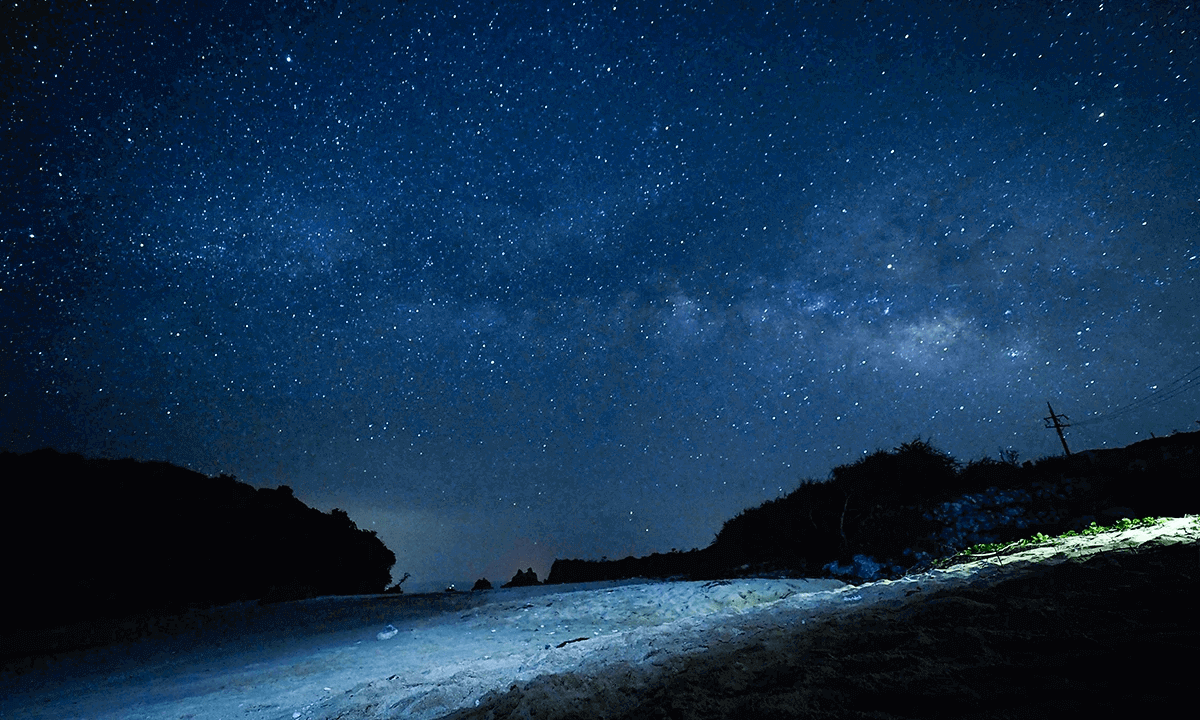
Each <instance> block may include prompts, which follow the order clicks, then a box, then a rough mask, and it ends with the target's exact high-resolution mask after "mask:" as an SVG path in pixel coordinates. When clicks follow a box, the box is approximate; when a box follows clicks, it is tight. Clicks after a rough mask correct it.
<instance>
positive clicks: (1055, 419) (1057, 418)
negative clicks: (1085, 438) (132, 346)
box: [1042, 403, 1071, 456]
mask: <svg viewBox="0 0 1200 720" xmlns="http://www.w3.org/2000/svg"><path fill="white" fill-rule="evenodd" d="M1046 407H1048V408H1050V417H1048V418H1042V419H1043V420H1045V421H1046V427H1048V428H1049V427H1052V428H1054V429H1055V430H1056V431H1057V432H1058V439H1059V440H1060V441H1062V444H1063V452H1065V453H1066V454H1067V455H1068V456H1070V454H1071V448H1069V447H1067V439H1066V438H1065V437H1063V432H1062V429H1063V428H1065V427H1071V424H1070V423H1064V422H1061V421H1062V420H1070V419H1071V418H1069V417H1067V416H1066V415H1055V414H1054V408H1052V407H1050V403H1046ZM1051 423H1054V424H1053V425H1051Z"/></svg>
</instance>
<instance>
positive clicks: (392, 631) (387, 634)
mask: <svg viewBox="0 0 1200 720" xmlns="http://www.w3.org/2000/svg"><path fill="white" fill-rule="evenodd" d="M398 632H400V631H399V630H397V629H396V626H395V625H388V626H387V627H385V628H384V629H383V632H380V633H378V634H376V635H375V639H376V640H391V639H392V638H394V637H396V633H398Z"/></svg>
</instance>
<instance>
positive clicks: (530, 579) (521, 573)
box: [500, 568, 541, 588]
mask: <svg viewBox="0 0 1200 720" xmlns="http://www.w3.org/2000/svg"><path fill="white" fill-rule="evenodd" d="M532 585H541V583H540V582H538V578H537V573H535V572H534V571H533V568H529V569H527V570H518V571H517V574H516V575H513V579H512V580H509V581H508V582H506V583H504V584H503V585H501V586H500V587H502V588H513V587H530V586H532Z"/></svg>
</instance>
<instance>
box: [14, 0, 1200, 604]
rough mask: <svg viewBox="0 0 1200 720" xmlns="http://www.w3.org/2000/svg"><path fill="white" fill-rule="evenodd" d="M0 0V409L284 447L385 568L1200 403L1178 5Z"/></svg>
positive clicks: (94, 438) (588, 537)
mask: <svg viewBox="0 0 1200 720" xmlns="http://www.w3.org/2000/svg"><path fill="white" fill-rule="evenodd" d="M0 13H2V17H0V25H3V27H4V28H5V29H4V30H3V31H0V32H3V34H4V43H3V47H5V48H11V49H6V50H5V51H4V54H3V70H2V72H3V74H2V76H0V77H2V79H3V81H4V82H3V85H2V86H0V93H2V100H3V112H2V113H0V117H2V122H3V140H2V142H3V145H2V146H0V147H2V153H3V156H2V163H0V182H2V186H0V194H2V198H0V283H2V284H0V323H3V329H4V332H3V336H2V337H0V382H2V387H0V389H2V391H3V398H2V404H0V448H3V449H7V450H14V451H28V450H33V449H37V448H40V447H46V446H50V447H54V448H57V449H60V450H63V451H74V452H80V453H83V454H85V455H88V456H106V457H135V458H140V459H158V460H167V461H170V462H173V463H176V464H179V465H183V466H186V467H189V468H192V469H195V470H198V471H200V472H203V473H206V474H217V473H227V474H232V475H236V476H237V477H238V478H239V479H242V480H245V481H247V482H250V483H252V484H255V485H259V486H275V485H279V484H288V485H291V486H292V487H293V488H294V489H295V491H296V494H297V496H298V497H299V498H300V499H302V500H304V501H305V502H307V503H308V504H310V505H313V506H314V507H318V508H321V509H323V510H328V509H330V508H331V507H335V506H336V507H341V508H344V509H346V510H347V511H348V512H349V513H350V515H351V517H352V518H353V519H354V520H355V521H356V522H358V524H359V525H360V527H365V528H368V529H373V530H376V531H377V532H378V533H379V535H380V537H381V538H382V539H383V540H384V541H385V542H386V543H387V544H388V546H389V547H391V548H392V549H393V550H394V551H395V552H396V554H397V556H398V558H399V560H398V563H397V567H396V573H395V574H396V575H397V576H399V574H400V573H402V572H404V571H408V572H412V573H413V576H414V577H413V580H412V581H411V582H412V583H415V585H408V587H410V588H412V587H420V586H421V585H422V584H423V583H440V582H442V581H443V580H445V579H457V580H459V581H463V580H473V579H474V578H476V577H479V576H483V575H486V576H488V577H490V578H491V579H492V580H493V581H498V580H499V581H503V580H507V579H509V578H510V577H511V576H512V574H513V573H514V572H515V571H516V570H517V569H518V568H525V567H530V566H532V567H533V568H534V569H535V570H536V571H538V573H539V575H540V576H542V577H544V576H545V572H546V571H547V570H548V569H549V564H550V561H551V560H552V559H553V558H554V557H597V558H598V557H600V556H603V555H607V556H609V557H619V556H624V555H627V554H631V553H632V554H646V553H649V552H654V551H669V550H671V549H672V548H679V549H688V548H691V547H702V546H704V545H706V544H707V543H708V542H709V541H710V540H711V539H712V538H713V536H714V534H715V533H716V532H717V530H718V529H719V528H720V526H721V523H722V522H723V521H724V520H725V519H727V518H729V517H731V516H733V515H735V514H737V512H739V511H740V510H741V509H743V508H746V507H750V506H754V505H757V504H759V503H761V502H762V501H764V500H767V499H770V498H773V497H776V496H778V495H780V494H782V493H786V492H789V491H790V490H792V489H793V488H795V486H796V485H797V483H798V482H799V481H800V480H801V479H802V478H806V477H812V478H818V479H820V478H824V477H825V476H826V475H827V473H828V471H829V470H830V469H831V468H832V467H834V466H835V465H839V464H843V463H847V462H851V461H853V460H855V459H857V458H858V457H861V456H862V454H863V453H864V452H871V451H874V450H876V449H880V448H892V447H894V446H896V445H898V444H900V443H902V442H906V441H909V440H912V439H914V438H916V437H918V436H920V437H922V438H925V439H927V440H930V441H931V442H932V443H933V444H934V445H935V446H936V447H938V448H940V449H943V450H945V451H947V452H949V453H951V454H953V455H954V456H955V457H957V458H959V459H960V460H963V461H965V460H969V459H973V458H978V457H981V456H985V455H990V456H992V457H995V456H997V454H998V453H999V452H1000V451H1001V450H1002V449H1004V450H1016V451H1018V452H1019V453H1020V455H1021V457H1022V458H1036V457H1040V456H1043V455H1048V454H1053V453H1057V452H1060V451H1061V448H1060V446H1059V444H1058V439H1057V437H1056V436H1055V435H1054V433H1053V431H1051V430H1047V429H1045V428H1044V427H1043V422H1042V418H1043V417H1044V416H1045V415H1046V414H1047V410H1046V402H1047V401H1050V402H1052V403H1053V404H1054V408H1055V410H1056V411H1058V412H1062V413H1066V414H1068V415H1070V416H1071V418H1072V420H1073V421H1075V422H1076V425H1075V427H1072V428H1071V429H1070V430H1068V440H1069V441H1070V442H1071V443H1072V444H1073V445H1074V446H1075V447H1077V448H1080V449H1082V448H1084V447H1097V446H1102V445H1123V444H1127V443H1129V442H1132V441H1135V440H1137V439H1139V438H1143V437H1149V435H1150V434H1151V433H1156V434H1160V435H1161V434H1166V433H1170V432H1172V431H1173V430H1189V429H1195V428H1196V421H1197V420H1198V419H1200V410H1198V409H1197V406H1196V403H1197V397H1198V394H1197V393H1196V391H1195V388H1196V385H1195V381H1196V379H1197V377H1198V373H1200V367H1198V366H1200V329H1198V325H1200V323H1198V319H1200V292H1198V290H1200V214H1198V211H1200V174H1198V170H1200V168H1198V167H1197V165H1198V161H1200V41H1198V33H1200V10H1198V9H1197V7H1196V6H1194V5H1188V4H1186V3H1181V2H1157V1H1155V2H1143V3H1135V2H1103V3H1101V2H1099V1H1098V0H1096V1H1093V2H1088V3H1070V2H1065V3H1060V2H1053V3H1051V2H1032V1H1029V2H1025V1H1014V2H1000V3H976V2H947V3H938V2H916V1H913V2H891V3H889V2H869V3H862V2H837V3H829V4H822V3H809V2H804V3H756V2H749V3H737V4H734V3H715V4H711V5H710V4H708V3H674V2H668V3H662V4H648V3H641V4H633V3H627V2H623V1H622V2H607V3H598V2H597V3H592V2H576V3H510V2H503V3H500V2H491V3H489V2H461V3H458V4H456V3H454V2H446V1H445V0H439V1H438V2H427V1H420V0H414V1H413V2H395V1H393V2H355V1H354V0H347V2H341V3H332V2H330V3H326V2H312V3H286V4H285V3H278V4H275V3H248V4H247V3H233V2H230V3H226V4H224V5H221V4H220V3H209V2H191V3H189V2H175V1H172V2H161V3H158V4H153V3H141V2H138V3H93V4H91V6H90V7H89V6H88V5H85V4H83V3H73V2H67V3H45V2H36V3H33V2H23V1H21V0H18V1H17V2H15V3H11V4H9V5H6V6H5V8H4V9H3V11H0ZM14 13H16V15H15V16H14Z"/></svg>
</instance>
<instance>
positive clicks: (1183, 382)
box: [1047, 365, 1200, 427]
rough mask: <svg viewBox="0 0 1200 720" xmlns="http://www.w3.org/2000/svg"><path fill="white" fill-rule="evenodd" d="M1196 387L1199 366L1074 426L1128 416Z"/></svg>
mask: <svg viewBox="0 0 1200 720" xmlns="http://www.w3.org/2000/svg"><path fill="white" fill-rule="evenodd" d="M1197 387H1200V365H1197V366H1196V367H1194V368H1192V369H1191V370H1188V371H1187V372H1186V373H1184V374H1183V375H1182V376H1181V377H1179V378H1177V379H1175V380H1172V381H1171V382H1170V383H1168V384H1166V385H1165V386H1163V387H1161V388H1157V389H1155V391H1154V392H1152V393H1150V394H1149V395H1147V396H1145V397H1142V398H1134V399H1133V400H1131V401H1130V402H1128V403H1126V404H1125V405H1122V406H1121V407H1119V408H1117V409H1116V410H1113V411H1112V412H1108V413H1102V414H1099V415H1093V416H1092V417H1089V418H1085V419H1083V420H1079V421H1076V422H1075V425H1076V426H1079V425H1092V424H1095V423H1100V422H1107V421H1109V420H1113V419H1115V418H1118V417H1121V416H1122V415H1128V414H1129V413H1131V412H1134V411H1136V410H1141V409H1143V408H1147V407H1150V406H1153V405H1157V404H1159V403H1162V402H1166V401H1167V400H1170V399H1171V398H1173V397H1177V396H1179V395H1182V394H1183V393H1185V392H1187V391H1189V390H1193V389H1195V388H1197ZM1047 427H1048V426H1047Z"/></svg>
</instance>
